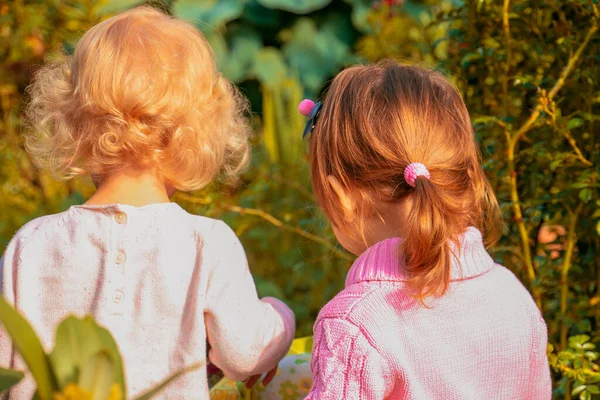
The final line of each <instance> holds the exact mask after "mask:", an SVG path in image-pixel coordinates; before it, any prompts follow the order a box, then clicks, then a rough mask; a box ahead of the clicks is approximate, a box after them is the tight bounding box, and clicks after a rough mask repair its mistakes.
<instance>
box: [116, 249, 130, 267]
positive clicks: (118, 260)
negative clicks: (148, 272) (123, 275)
mask: <svg viewBox="0 0 600 400" xmlns="http://www.w3.org/2000/svg"><path fill="white" fill-rule="evenodd" d="M126 258H127V257H125V253H123V252H122V251H121V250H119V254H117V258H115V262H116V263H117V264H121V263H123V262H125V260H126Z"/></svg>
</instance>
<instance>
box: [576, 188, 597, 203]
mask: <svg viewBox="0 0 600 400" xmlns="http://www.w3.org/2000/svg"><path fill="white" fill-rule="evenodd" d="M593 195H594V193H593V192H592V189H590V188H585V189H582V190H581V191H580V192H579V198H580V199H581V200H583V201H585V202H586V203H587V202H588V201H590V200H591V199H592V197H593Z"/></svg>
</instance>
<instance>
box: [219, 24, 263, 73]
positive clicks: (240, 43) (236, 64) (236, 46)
mask: <svg viewBox="0 0 600 400" xmlns="http://www.w3.org/2000/svg"><path fill="white" fill-rule="evenodd" d="M228 34H229V32H228ZM231 36H233V39H232V41H231V50H230V51H229V53H228V54H227V57H226V60H225V61H224V62H223V63H222V64H221V70H222V71H223V73H224V74H225V76H226V77H227V78H229V79H230V80H232V81H234V82H241V81H242V80H244V79H246V77H247V76H248V72H249V71H250V70H251V68H252V64H253V63H254V58H255V56H256V54H257V53H258V52H259V51H260V49H261V48H262V45H263V44H262V39H261V37H260V35H259V34H258V33H257V32H256V31H254V30H252V29H250V28H246V27H239V28H237V29H233V30H231Z"/></svg>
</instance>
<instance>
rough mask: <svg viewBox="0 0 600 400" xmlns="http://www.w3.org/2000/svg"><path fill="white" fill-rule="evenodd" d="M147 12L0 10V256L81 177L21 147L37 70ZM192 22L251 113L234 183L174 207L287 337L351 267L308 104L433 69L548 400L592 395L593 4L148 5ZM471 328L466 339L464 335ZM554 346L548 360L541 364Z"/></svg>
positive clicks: (595, 258)
mask: <svg viewBox="0 0 600 400" xmlns="http://www.w3.org/2000/svg"><path fill="white" fill-rule="evenodd" d="M140 3H143V0H142V1H140V0H46V1H43V0H27V1H26V0H9V1H6V0H2V1H0V62H1V63H0V105H1V113H2V114H1V115H2V118H1V119H0V249H3V248H4V247H5V246H6V244H7V243H8V241H9V240H10V238H11V237H12V235H13V234H14V233H15V232H16V230H17V229H18V228H19V227H20V226H22V225H23V224H24V223H26V222H27V221H29V220H31V219H33V218H35V217H38V216H40V215H44V214H48V213H55V212H59V211H62V210H65V209H66V208H68V207H69V206H70V205H72V204H78V203H82V202H84V201H85V198H86V197H87V196H89V195H90V193H91V191H92V190H93V188H92V186H91V183H90V182H89V180H86V179H80V180H76V181H69V182H60V181H57V180H55V179H53V178H52V177H51V176H50V175H48V174H47V173H46V172H44V171H39V170H37V169H35V168H34V167H33V166H32V163H31V160H30V159H29V158H28V155H27V154H26V153H25V152H24V150H23V141H22V139H21V137H20V134H19V133H20V129H21V124H22V119H21V118H22V117H21V111H22V109H23V104H24V102H25V101H26V99H25V97H24V89H25V88H26V86H27V85H28V83H29V82H30V80H31V76H32V74H33V73H35V70H36V68H37V67H39V65H40V64H41V63H42V62H43V61H44V59H46V58H48V57H52V55H53V54H56V52H70V51H72V50H73V48H74V45H75V43H76V41H77V38H78V37H79V36H80V35H81V34H82V32H84V31H85V30H87V29H89V28H90V27H91V26H93V25H94V24H96V23H97V22H98V21H100V20H102V19H104V18H107V17H109V16H111V15H113V14H114V13H118V12H119V11H122V10H124V9H127V8H130V7H133V6H136V5H138V4H140ZM145 3H146V4H151V5H153V6H156V7H159V8H161V9H163V10H165V11H166V12H168V13H171V14H173V15H175V16H177V17H179V18H182V19H185V20H188V21H190V22H191V23H193V24H195V25H196V26H197V27H198V28H199V29H201V30H202V32H203V33H204V34H205V35H206V37H207V38H208V39H209V41H210V43H211V45H212V46H213V49H214V51H215V54H216V55H217V58H218V60H219V65H220V68H221V70H222V71H223V73H224V74H225V75H226V76H227V77H228V78H229V79H231V80H232V81H234V82H235V83H236V84H238V85H239V87H240V88H241V90H242V91H243V93H244V94H245V95H246V96H248V98H249V99H250V101H251V104H252V119H253V122H254V126H255V132H256V135H255V137H254V138H253V141H254V153H253V162H252V166H251V168H250V169H249V170H248V172H247V173H246V174H245V175H244V178H243V181H242V184H241V185H239V186H237V187H235V188H231V187H226V186H223V185H218V184H216V185H215V186H213V187H211V188H209V189H207V190H204V191H202V192H198V193H191V194H178V195H176V197H175V200H176V201H177V202H179V203H180V204H181V205H182V206H183V207H184V208H186V209H188V210H189V211H190V212H193V213H198V214H203V215H207V216H211V217H215V218H222V219H224V220H225V221H227V222H228V223H229V224H230V225H231V226H232V227H233V228H234V229H235V231H236V232H237V234H238V235H239V236H240V237H241V240H242V242H243V243H244V245H245V248H246V251H247V253H248V257H249V259H250V265H251V269H252V271H253V273H254V275H255V279H256V282H257V287H258V290H259V292H260V294H261V295H274V296H277V297H280V298H282V299H284V300H285V301H286V302H288V303H289V304H290V305H291V306H292V307H293V309H294V310H295V312H296V315H297V318H298V335H307V334H310V333H311V328H312V323H313V322H314V319H315V317H316V315H317V313H318V310H319V309H320V307H321V306H322V305H324V304H325V303H326V302H327V301H328V300H329V299H330V298H331V297H333V296H334V295H335V294H336V293H337V292H338V291H339V290H340V289H341V288H342V287H343V283H344V278H345V273H346V271H347V268H348V267H349V265H350V264H351V262H352V258H351V257H350V256H349V255H348V254H347V253H345V252H344V251H343V250H342V249H341V248H340V247H339V246H338V245H337V244H336V242H335V238H334V237H333V234H332V233H331V230H330V228H329V227H328V224H327V223H326V221H325V220H324V218H323V216H322V214H321V213H320V212H319V210H318V208H317V206H316V204H315V199H314V196H313V194H312V191H311V189H310V177H309V170H308V165H307V160H306V153H305V146H304V144H303V143H302V141H301V138H300V136H301V131H302V127H303V124H304V119H303V118H302V117H301V116H300V115H299V114H298V112H297V111H296V106H297V104H298V102H299V101H300V100H301V99H302V98H303V97H312V98H314V97H316V96H318V95H319V93H321V92H322V90H323V88H324V87H326V85H327V82H328V81H329V80H330V79H331V78H332V77H333V76H334V75H335V74H336V73H337V72H338V71H339V70H340V69H342V68H344V67H345V66H347V65H350V64H353V63H357V62H369V61H376V60H378V59H381V58H384V57H393V58H397V59H401V60H406V61H408V62H418V63H423V64H426V65H429V66H432V67H435V68H437V69H439V70H441V71H442V72H443V73H445V74H446V75H447V76H448V77H450V79H452V80H453V81H454V82H455V83H456V85H457V86H458V87H459V89H460V90H461V92H462V93H463V95H464V97H465V100H466V102H467V105H468V107H469V110H470V112H471V115H472V118H473V125H474V128H475V131H476V134H477V137H478V139H479V141H480V143H481V147H482V152H483V158H484V164H485V168H486V171H487V175H488V178H489V179H490V181H491V182H492V185H493V187H494V189H495V191H496V193H497V196H498V198H499V201H500V203H501V206H502V209H503V212H504V215H505V220H506V229H505V232H504V236H503V238H502V240H501V243H500V244H499V245H498V246H497V247H496V248H494V249H492V254H493V256H494V257H495V259H496V260H497V261H498V262H499V263H502V264H504V265H506V266H507V267H508V268H510V269H511V270H512V271H514V272H515V274H516V275H517V276H518V277H519V278H520V279H521V280H522V281H523V283H524V284H525V286H526V287H527V288H528V289H529V290H530V291H531V293H532V295H533V296H534V298H535V300H536V302H537V303H538V305H539V306H540V308H541V309H542V311H543V314H544V317H545V318H546V321H547V323H548V328H549V340H550V342H551V344H552V346H551V349H550V350H551V352H550V361H551V364H552V365H553V367H554V369H555V382H556V387H555V395H556V397H557V398H571V397H572V396H576V397H577V398H582V399H589V398H592V397H594V396H596V395H597V394H598V393H600V388H599V387H598V386H597V385H596V383H597V382H599V381H600V369H599V368H598V366H597V365H596V364H595V360H596V359H597V358H598V353H597V352H596V351H595V350H594V348H595V343H598V342H599V341H600V334H599V332H600V331H599V330H598V324H599V323H600V308H599V303H600V222H599V220H600V191H599V188H600V184H599V183H598V174H599V172H600V169H599V165H600V132H598V131H599V127H600V122H599V120H600V88H599V86H598V81H599V80H600V37H599V36H600V35H599V34H598V24H599V22H600V11H599V5H598V0H530V1H524V0H513V1H511V0H502V1H500V0H495V1H494V0H466V1H464V2H463V1H460V0H451V1H449V0H444V1H435V0H383V1H372V0H166V1H165V0H154V1H146V2H145ZM473 329H477V327H473ZM554 349H556V350H554Z"/></svg>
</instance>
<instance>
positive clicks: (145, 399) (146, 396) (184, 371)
mask: <svg viewBox="0 0 600 400" xmlns="http://www.w3.org/2000/svg"><path fill="white" fill-rule="evenodd" d="M201 366H202V363H198V364H194V365H190V366H189V367H186V368H184V369H182V370H181V371H179V372H176V373H174V374H173V375H171V376H169V377H168V378H166V379H165V380H164V381H162V382H160V383H159V384H158V385H156V386H154V387H153V388H152V389H149V390H148V391H147V392H146V393H144V394H142V395H140V396H138V397H136V398H135V399H134V400H148V399H151V398H152V397H154V396H156V395H157V394H158V393H159V392H160V391H161V390H163V389H164V388H165V387H167V386H168V385H169V384H170V383H171V382H173V381H174V380H176V379H177V378H179V377H180V376H182V375H184V374H187V373H188V372H192V371H195V370H197V369H198V368H200V367H201Z"/></svg>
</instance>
